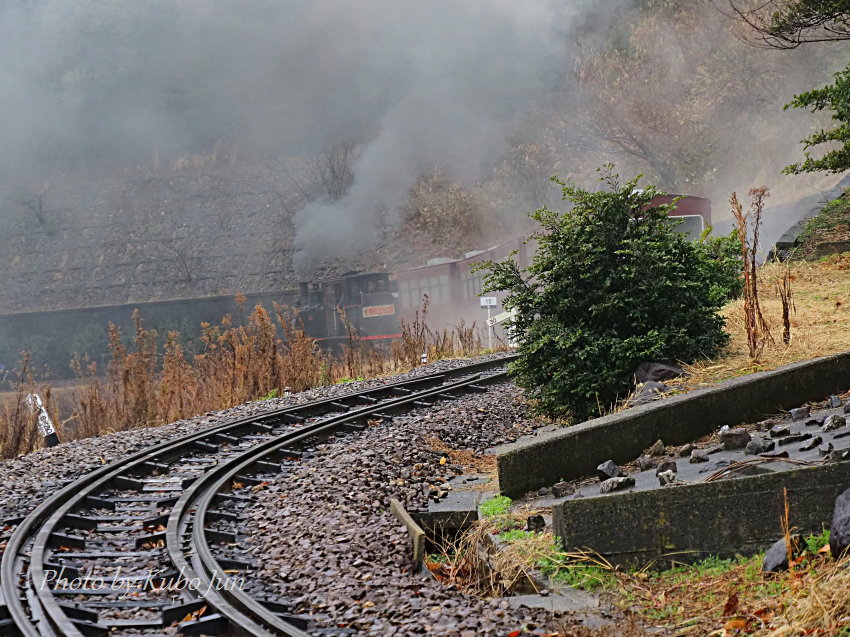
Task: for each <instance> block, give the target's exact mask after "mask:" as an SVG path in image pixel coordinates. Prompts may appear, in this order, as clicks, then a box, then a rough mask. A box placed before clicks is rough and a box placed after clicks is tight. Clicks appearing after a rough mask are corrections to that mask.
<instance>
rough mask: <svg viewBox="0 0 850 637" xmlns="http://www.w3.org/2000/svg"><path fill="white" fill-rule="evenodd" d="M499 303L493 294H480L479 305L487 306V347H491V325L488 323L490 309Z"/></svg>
mask: <svg viewBox="0 0 850 637" xmlns="http://www.w3.org/2000/svg"><path fill="white" fill-rule="evenodd" d="M498 304H499V299H498V298H496V297H495V296H482V297H481V307H486V308H487V349H493V325H492V324H491V323H490V320H491V317H490V310H491V308H494V307H496V306H497V305H498Z"/></svg>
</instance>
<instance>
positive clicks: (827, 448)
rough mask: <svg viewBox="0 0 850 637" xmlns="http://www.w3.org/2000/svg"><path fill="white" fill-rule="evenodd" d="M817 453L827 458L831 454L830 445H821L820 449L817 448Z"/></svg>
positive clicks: (829, 443)
mask: <svg viewBox="0 0 850 637" xmlns="http://www.w3.org/2000/svg"><path fill="white" fill-rule="evenodd" d="M818 453H819V454H820V455H821V456H828V455H829V454H831V453H832V443H831V442H828V443H826V444H825V445H821V446H820V447H818Z"/></svg>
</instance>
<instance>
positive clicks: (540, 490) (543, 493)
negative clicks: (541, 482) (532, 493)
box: [537, 487, 551, 497]
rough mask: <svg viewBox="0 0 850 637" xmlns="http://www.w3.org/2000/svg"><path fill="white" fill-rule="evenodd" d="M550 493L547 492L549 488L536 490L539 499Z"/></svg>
mask: <svg viewBox="0 0 850 637" xmlns="http://www.w3.org/2000/svg"><path fill="white" fill-rule="evenodd" d="M550 493H551V491H550V490H549V487H540V488H539V489H538V490H537V495H539V496H540V497H546V496H547V495H549V494H550Z"/></svg>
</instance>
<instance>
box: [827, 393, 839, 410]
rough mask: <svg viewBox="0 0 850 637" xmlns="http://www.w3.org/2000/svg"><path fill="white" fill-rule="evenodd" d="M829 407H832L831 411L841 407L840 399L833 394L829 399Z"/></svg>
mask: <svg viewBox="0 0 850 637" xmlns="http://www.w3.org/2000/svg"><path fill="white" fill-rule="evenodd" d="M829 406H830V407H832V408H833V409H835V408H837V407H841V399H840V398H839V397H838V396H836V395H834V394H833V395H832V396H830V397H829Z"/></svg>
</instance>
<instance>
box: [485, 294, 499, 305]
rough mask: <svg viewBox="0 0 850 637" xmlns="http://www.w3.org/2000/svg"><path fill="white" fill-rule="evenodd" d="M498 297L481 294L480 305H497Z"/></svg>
mask: <svg viewBox="0 0 850 637" xmlns="http://www.w3.org/2000/svg"><path fill="white" fill-rule="evenodd" d="M498 306H499V299H498V298H497V297H495V296H482V297H481V307H498Z"/></svg>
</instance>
